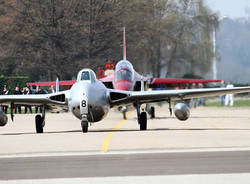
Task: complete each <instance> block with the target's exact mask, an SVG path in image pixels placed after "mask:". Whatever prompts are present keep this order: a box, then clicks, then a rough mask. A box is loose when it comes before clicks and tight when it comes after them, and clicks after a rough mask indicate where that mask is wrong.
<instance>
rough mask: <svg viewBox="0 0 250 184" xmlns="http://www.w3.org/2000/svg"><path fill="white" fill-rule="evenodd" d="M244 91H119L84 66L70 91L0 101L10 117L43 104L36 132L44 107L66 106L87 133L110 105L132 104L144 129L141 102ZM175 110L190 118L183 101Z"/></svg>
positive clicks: (0, 120) (1, 121)
mask: <svg viewBox="0 0 250 184" xmlns="http://www.w3.org/2000/svg"><path fill="white" fill-rule="evenodd" d="M244 92H250V87H235V88H210V89H183V90H162V91H121V90H114V89H108V88H106V87H105V86H104V84H103V83H102V82H100V81H99V80H97V79H96V76H95V73H94V72H93V71H92V70H91V69H83V70H81V71H80V72H79V73H78V76H77V82H76V83H75V84H74V85H73V86H72V88H71V89H70V90H67V91H61V92H56V93H53V94H41V95H2V96H0V104H1V105H10V107H11V119H12V120H13V116H14V115H13V107H14V105H33V106H42V109H43V110H42V115H36V117H35V123H36V132H37V133H43V127H44V126H45V109H48V110H50V111H55V110H56V111H58V110H60V109H68V110H70V111H71V112H72V113H73V115H74V116H76V117H77V118H78V119H79V120H80V121H81V126H82V132H83V133H86V132H88V127H89V123H90V122H91V123H94V122H99V121H101V120H102V119H103V118H105V116H106V115H107V113H108V112H109V109H111V108H117V107H119V106H124V105H133V106H134V107H135V109H136V110H137V116H138V123H139V125H140V130H146V129H147V115H146V112H144V111H142V112H141V105H142V104H145V103H152V102H160V101H168V102H170V101H171V100H179V101H182V100H185V99H190V98H197V97H207V96H216V95H223V94H230V93H244ZM174 113H175V116H176V117H177V118H178V119H179V120H186V119H188V118H189V109H188V107H187V106H186V105H185V104H184V103H178V104H176V105H175V107H174ZM7 121H8V118H7V115H6V114H4V112H2V111H0V126H4V125H6V124H7Z"/></svg>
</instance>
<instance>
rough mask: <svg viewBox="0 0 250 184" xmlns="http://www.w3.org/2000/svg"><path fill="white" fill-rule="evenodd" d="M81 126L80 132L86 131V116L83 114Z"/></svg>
mask: <svg viewBox="0 0 250 184" xmlns="http://www.w3.org/2000/svg"><path fill="white" fill-rule="evenodd" d="M81 126H82V132H83V133H87V132H88V129H89V122H88V119H87V117H85V116H84V117H82V121H81Z"/></svg>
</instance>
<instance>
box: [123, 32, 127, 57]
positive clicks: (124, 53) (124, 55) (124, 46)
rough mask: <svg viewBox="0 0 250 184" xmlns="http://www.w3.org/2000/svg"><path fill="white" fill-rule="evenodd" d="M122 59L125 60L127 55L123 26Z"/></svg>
mask: <svg viewBox="0 0 250 184" xmlns="http://www.w3.org/2000/svg"><path fill="white" fill-rule="evenodd" d="M123 60H127V57H126V30H125V27H123Z"/></svg>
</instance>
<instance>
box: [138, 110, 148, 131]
mask: <svg viewBox="0 0 250 184" xmlns="http://www.w3.org/2000/svg"><path fill="white" fill-rule="evenodd" d="M139 124H140V130H147V113H146V112H142V113H141V114H140V117H139Z"/></svg>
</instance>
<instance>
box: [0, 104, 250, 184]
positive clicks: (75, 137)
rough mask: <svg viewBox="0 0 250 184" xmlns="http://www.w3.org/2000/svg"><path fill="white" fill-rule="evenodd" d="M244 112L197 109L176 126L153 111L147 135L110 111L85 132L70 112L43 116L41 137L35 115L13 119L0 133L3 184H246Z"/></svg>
mask: <svg viewBox="0 0 250 184" xmlns="http://www.w3.org/2000/svg"><path fill="white" fill-rule="evenodd" d="M249 112H250V108H204V107H201V108H197V109H192V111H191V118H190V119H189V120H188V121H186V122H180V121H178V120H177V119H176V118H174V117H170V116H169V114H168V111H167V106H166V107H165V106H163V107H162V108H160V107H157V109H156V116H157V118H156V119H153V120H152V119H149V120H148V131H139V130H138V129H139V126H138V124H137V122H136V113H135V112H131V113H130V114H129V117H128V119H127V120H126V121H123V120H122V115H121V114H120V113H117V111H111V112H110V113H109V115H108V117H107V118H106V119H104V120H103V121H101V122H99V123H97V124H94V125H93V126H91V127H90V129H89V132H88V133H87V134H82V132H81V127H80V121H79V120H77V119H75V118H74V117H73V116H72V115H71V114H70V113H62V114H47V115H46V126H45V131H44V134H36V133H35V126H34V115H16V116H15V122H9V123H8V125H7V126H6V127H1V128H0V145H1V149H0V165H1V167H0V183H6V181H7V180H8V183H9V182H13V183H16V182H18V183H20V182H23V183H27V181H26V180H28V181H29V182H28V183H34V182H36V183H37V180H39V181H43V182H45V181H47V182H48V183H54V182H53V180H56V181H60V183H64V182H65V181H69V182H68V183H72V181H71V180H70V179H73V178H74V179H75V180H74V181H75V182H74V183H77V182H79V183H82V181H87V183H98V181H99V180H100V182H99V183H103V182H102V181H106V183H110V182H111V181H116V182H118V183H126V182H125V181H127V183H131V182H129V181H130V180H131V181H136V183H147V181H155V180H157V183H161V182H160V181H158V180H159V179H162V180H163V181H164V182H162V183H166V181H168V182H171V183H176V182H175V181H177V180H178V179H180V178H182V180H180V183H183V181H185V180H186V179H187V178H189V179H190V181H193V180H192V179H193V177H194V178H195V180H196V179H197V181H198V182H197V183H200V177H201V176H203V178H206V179H205V180H204V182H203V183H214V181H217V180H220V179H221V180H222V181H224V180H225V177H226V178H227V179H228V181H230V182H231V181H237V180H239V179H242V178H247V180H246V181H249V180H248V179H249V178H250V174H249V173H250V149H249V148H250V113H249ZM188 150H189V151H188ZM190 150H191V151H190ZM208 150H212V151H208ZM131 177H132V178H133V179H132V178H131ZM210 177H212V180H209V178H210ZM218 177H219V178H218ZM60 178H61V180H59V179H60ZM100 178H102V179H100ZM125 178H126V179H125ZM198 178H199V179H198ZM135 179H136V180H135ZM234 179H235V180H234ZM208 181H209V182H208ZM43 182H42V183H43ZM230 182H228V183H230ZM45 183H46V182H45ZM111 183H112V182H111ZM132 183H133V182H132ZM177 183H178V182H177ZM242 183H244V182H242Z"/></svg>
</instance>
